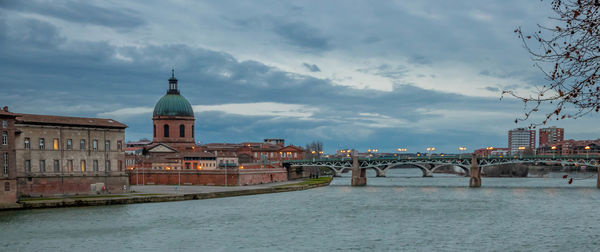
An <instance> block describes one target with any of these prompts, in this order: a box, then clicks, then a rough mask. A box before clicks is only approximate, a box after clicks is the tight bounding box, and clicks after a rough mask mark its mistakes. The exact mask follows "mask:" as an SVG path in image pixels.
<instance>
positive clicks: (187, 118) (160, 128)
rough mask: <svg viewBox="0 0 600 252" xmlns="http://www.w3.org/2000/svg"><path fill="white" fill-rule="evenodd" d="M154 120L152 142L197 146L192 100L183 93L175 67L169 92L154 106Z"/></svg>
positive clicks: (176, 146)
mask: <svg viewBox="0 0 600 252" xmlns="http://www.w3.org/2000/svg"><path fill="white" fill-rule="evenodd" d="M152 122H153V140H152V142H154V143H164V144H167V145H169V146H171V147H173V148H176V149H185V148H191V147H193V146H195V142H196V141H195V136H194V122H195V118H194V111H193V109H192V105H191V104H190V102H189V101H188V100H187V99H185V97H183V96H182V95H181V93H180V91H179V88H178V86H177V78H175V70H173V69H172V70H171V78H169V88H168V89H167V93H166V94H165V95H164V96H163V97H162V98H160V100H158V102H157V103H156V105H155V106H154V113H153V114H152Z"/></svg>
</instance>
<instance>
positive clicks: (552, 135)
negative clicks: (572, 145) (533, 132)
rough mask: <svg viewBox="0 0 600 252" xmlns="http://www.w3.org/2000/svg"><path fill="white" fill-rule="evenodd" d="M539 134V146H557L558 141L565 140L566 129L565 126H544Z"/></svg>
mask: <svg viewBox="0 0 600 252" xmlns="http://www.w3.org/2000/svg"><path fill="white" fill-rule="evenodd" d="M539 134H540V136H539V138H540V139H539V142H538V146H539V147H540V148H542V147H551V146H555V145H556V144H557V143H558V142H560V141H563V140H565V129H563V128H557V127H550V128H542V129H540V131H539Z"/></svg>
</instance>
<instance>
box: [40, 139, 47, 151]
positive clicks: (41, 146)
mask: <svg viewBox="0 0 600 252" xmlns="http://www.w3.org/2000/svg"><path fill="white" fill-rule="evenodd" d="M45 148H46V147H45V144H44V139H43V138H40V150H43V149H45Z"/></svg>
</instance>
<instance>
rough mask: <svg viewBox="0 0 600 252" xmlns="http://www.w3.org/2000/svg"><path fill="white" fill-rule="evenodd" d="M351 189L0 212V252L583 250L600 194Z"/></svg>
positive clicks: (597, 224)
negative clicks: (134, 251) (0, 251)
mask: <svg viewBox="0 0 600 252" xmlns="http://www.w3.org/2000/svg"><path fill="white" fill-rule="evenodd" d="M368 174H369V177H368V181H367V183H368V186H366V187H350V186H349V184H350V178H349V174H348V175H346V174H345V176H344V177H341V178H335V179H334V180H333V182H332V184H331V185H330V186H328V187H322V188H317V189H312V190H306V191H297V192H288V193H278V194H263V195H253V196H244V197H233V198H220V199H210V200H194V201H180V202H167V203H149V204H132V205H114V206H99V207H79V208H59V209H37V210H24V211H7V212H0V228H1V230H2V234H1V235H0V243H1V246H0V248H2V251H36V250H39V251H131V250H154V251H167V250H186V251H187V250H195V251H335V250H341V251H347V250H359V251H398V250H405V251H456V250H468V251H481V250H491V251H532V250H535V251H540V250H542V251H592V250H598V249H599V248H600V235H599V233H598V232H600V214H598V213H599V208H600V189H597V188H596V178H595V176H593V175H590V176H592V178H588V177H587V176H588V175H586V174H575V176H576V177H579V178H580V179H576V180H575V181H574V182H573V184H568V183H567V181H566V180H564V179H562V178H561V177H560V175H561V174H554V175H552V176H549V178H483V187H482V188H476V189H470V188H468V187H467V185H468V178H464V177H458V176H453V175H440V174H435V175H434V176H435V177H434V178H422V177H418V176H419V175H421V171H420V170H417V169H399V170H392V171H390V172H388V177H386V178H375V176H374V175H375V174H374V173H371V172H369V173H368Z"/></svg>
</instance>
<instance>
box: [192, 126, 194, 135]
mask: <svg viewBox="0 0 600 252" xmlns="http://www.w3.org/2000/svg"><path fill="white" fill-rule="evenodd" d="M192 137H194V125H192Z"/></svg>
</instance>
